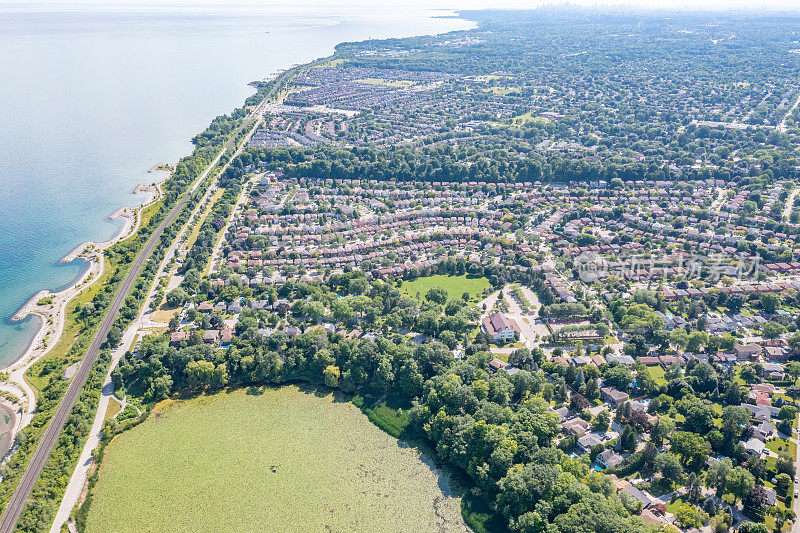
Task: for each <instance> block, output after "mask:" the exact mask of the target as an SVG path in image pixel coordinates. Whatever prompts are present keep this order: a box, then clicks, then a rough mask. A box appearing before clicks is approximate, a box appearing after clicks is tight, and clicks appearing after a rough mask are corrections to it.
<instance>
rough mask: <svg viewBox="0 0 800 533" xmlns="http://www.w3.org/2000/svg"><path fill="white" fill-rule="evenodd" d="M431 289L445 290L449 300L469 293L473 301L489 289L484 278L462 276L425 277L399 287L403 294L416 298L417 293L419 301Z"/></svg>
mask: <svg viewBox="0 0 800 533" xmlns="http://www.w3.org/2000/svg"><path fill="white" fill-rule="evenodd" d="M433 287H443V288H444V289H445V290H447V294H448V295H449V298H461V295H462V294H464V293H465V292H469V295H470V298H472V299H475V297H476V296H477V295H479V294H480V293H481V292H483V290H484V289H486V288H488V287H489V280H488V279H486V278H475V277H471V276H470V277H468V276H466V275H464V276H441V275H436V276H426V277H424V278H417V279H415V280H412V281H404V282H403V284H402V286H401V287H400V288H401V290H402V291H403V292H405V293H406V294H408V295H409V296H411V297H414V298H416V297H417V293H419V297H420V299H422V298H424V297H425V293H427V292H428V291H429V290H431V289H432V288H433Z"/></svg>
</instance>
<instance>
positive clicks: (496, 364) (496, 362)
mask: <svg viewBox="0 0 800 533" xmlns="http://www.w3.org/2000/svg"><path fill="white" fill-rule="evenodd" d="M489 366H490V367H491V368H492V370H500V369H501V368H507V367H508V363H506V362H505V361H501V360H500V359H498V358H497V357H495V358H494V359H492V360H491V361H489Z"/></svg>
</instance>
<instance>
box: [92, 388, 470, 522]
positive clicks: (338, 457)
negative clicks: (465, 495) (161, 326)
mask: <svg viewBox="0 0 800 533" xmlns="http://www.w3.org/2000/svg"><path fill="white" fill-rule="evenodd" d="M248 392H250V393H248ZM423 459H424V458H421V456H420V453H419V452H418V451H416V450H415V449H414V448H411V447H408V446H405V445H403V444H400V443H399V442H398V441H397V440H396V439H394V438H393V437H391V436H390V435H387V434H386V433H384V432H383V431H381V430H380V429H378V428H377V427H376V426H375V425H373V424H372V423H370V421H369V420H368V419H367V417H366V416H365V415H364V414H363V413H361V411H360V410H359V409H358V408H356V407H355V406H354V405H353V404H351V403H349V402H338V401H335V400H334V398H333V397H332V395H327V396H322V395H319V394H316V393H313V392H304V391H301V390H300V389H298V388H297V387H295V386H290V387H283V388H269V389H263V390H260V391H258V392H256V393H252V391H246V390H237V391H232V392H222V393H219V394H216V395H213V396H203V397H200V398H196V399H193V400H189V401H179V402H170V401H167V402H163V403H162V404H159V406H157V407H156V409H154V411H153V413H152V414H151V415H150V418H149V419H148V420H147V421H146V422H144V423H143V424H141V425H139V426H137V427H136V428H134V429H132V430H130V431H128V432H126V433H123V434H122V435H120V436H119V437H117V438H116V440H115V441H114V442H112V443H111V444H110V445H109V447H108V448H107V449H106V454H105V458H104V459H103V463H102V465H101V471H100V477H99V480H98V482H97V485H96V486H95V489H94V499H93V502H92V505H91V508H90V510H89V513H88V520H87V528H86V531H88V532H105V531H116V532H125V531H135V532H140V531H164V530H169V531H191V532H199V531H215V532H216V531H326V530H327V531H365V532H366V531H370V532H373V531H374V532H377V531H443V532H444V531H461V532H463V531H464V523H463V519H462V518H461V514H460V507H459V499H458V498H456V497H454V496H452V494H450V493H449V488H448V485H449V483H448V481H447V480H446V479H445V478H443V477H441V476H439V475H438V473H437V472H436V471H435V469H434V468H433V467H432V466H430V464H429V462H427V460H423Z"/></svg>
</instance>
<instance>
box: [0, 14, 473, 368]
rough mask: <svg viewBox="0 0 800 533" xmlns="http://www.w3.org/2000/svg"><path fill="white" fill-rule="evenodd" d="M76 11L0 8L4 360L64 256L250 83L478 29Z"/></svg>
mask: <svg viewBox="0 0 800 533" xmlns="http://www.w3.org/2000/svg"><path fill="white" fill-rule="evenodd" d="M249 9H251V11H246V10H237V11H234V10H233V8H223V7H207V8H205V10H204V11H201V12H199V13H198V12H193V13H190V12H188V11H185V10H183V9H181V8H174V7H173V8H169V9H159V10H158V11H152V10H150V11H148V10H147V9H144V8H138V9H136V10H132V9H131V8H128V10H121V9H118V8H103V7H92V8H90V7H82V8H79V9H73V10H71V11H67V10H66V8H65V7H64V6H61V7H59V8H58V11H53V10H52V9H51V10H47V9H43V8H33V7H27V8H20V7H14V6H10V5H3V4H1V3H0V50H2V53H0V72H2V83H0V365H3V364H8V363H10V362H12V361H14V360H16V359H17V358H18V357H19V356H20V355H21V354H22V352H23V351H24V350H25V347H26V346H27V344H28V343H29V342H30V339H31V338H32V337H33V335H34V334H35V331H36V327H38V324H36V323H35V321H33V320H30V319H29V320H26V321H23V322H21V323H16V324H12V323H9V322H8V321H7V319H8V318H9V317H10V316H11V315H13V314H14V312H15V311H16V310H17V309H18V308H19V307H20V306H21V305H22V304H23V303H25V302H26V301H27V300H28V299H29V298H30V297H31V296H32V295H33V294H35V293H36V292H37V291H38V290H41V289H50V290H55V289H58V288H60V287H63V286H65V285H68V284H70V283H71V282H72V281H73V280H74V279H75V278H76V277H78V276H79V275H80V274H81V273H82V269H83V268H84V264H82V263H81V262H78V261H76V262H73V263H71V264H60V263H59V262H58V261H59V260H60V259H61V258H62V257H64V256H65V255H66V254H67V253H68V252H70V251H71V250H72V249H73V248H75V246H77V245H78V244H80V243H82V242H85V241H90V240H91V241H96V242H101V241H105V240H108V239H110V238H112V237H113V235H114V234H115V233H116V232H117V231H119V229H120V227H119V223H117V222H110V221H107V220H105V218H106V217H107V216H108V215H109V214H111V213H112V212H114V211H115V210H116V209H118V208H119V207H120V206H123V205H138V204H139V203H141V199H140V198H137V197H135V196H134V195H132V194H131V191H132V189H133V188H134V186H135V185H136V184H138V183H142V182H145V183H150V182H152V181H153V180H154V176H153V175H152V174H147V173H146V171H147V169H149V168H151V167H152V166H153V165H155V164H156V163H160V162H174V161H177V159H178V158H180V157H181V156H183V155H186V154H187V153H189V152H190V151H191V145H190V143H189V139H190V138H191V137H192V136H193V135H194V134H196V133H198V132H200V131H202V130H203V129H204V128H205V127H206V125H207V124H208V123H209V122H210V121H211V119H212V118H213V117H215V116H217V115H219V114H222V113H226V112H228V111H230V110H232V109H233V108H235V107H237V106H238V105H240V104H241V102H242V101H243V100H244V99H245V98H246V97H247V96H248V95H249V94H251V93H252V89H251V88H249V87H247V85H246V84H247V82H249V81H251V80H255V79H261V78H264V77H265V76H268V75H269V74H270V73H272V72H274V71H276V70H277V69H280V68H286V67H288V66H290V65H292V64H295V63H304V62H307V61H309V60H312V59H315V58H318V57H323V56H326V55H329V54H330V53H332V51H333V46H334V45H335V44H337V43H339V42H342V41H356V40H363V39H366V38H370V37H372V38H382V37H403V36H410V35H419V34H431V33H440V32H445V31H451V30H454V29H464V28H468V27H471V23H468V22H466V21H463V20H457V19H452V18H434V16H436V15H441V13H436V12H414V11H412V10H406V11H404V12H403V13H402V16H400V14H398V13H391V12H377V11H376V12H370V13H364V12H345V11H332V10H331V8H326V9H327V10H326V11H325V12H320V11H314V10H312V9H310V8H305V9H304V10H303V9H302V8H301V10H300V11H298V8H289V7H286V6H284V7H282V8H277V7H274V8H269V9H266V8H262V9H261V10H260V11H252V9H255V8H252V7H251V8H249Z"/></svg>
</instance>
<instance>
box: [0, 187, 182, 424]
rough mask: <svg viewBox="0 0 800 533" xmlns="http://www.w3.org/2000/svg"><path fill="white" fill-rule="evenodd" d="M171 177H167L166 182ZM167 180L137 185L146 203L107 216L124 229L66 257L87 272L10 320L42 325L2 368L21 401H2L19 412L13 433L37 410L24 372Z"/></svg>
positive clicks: (57, 334)
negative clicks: (107, 252)
mask: <svg viewBox="0 0 800 533" xmlns="http://www.w3.org/2000/svg"><path fill="white" fill-rule="evenodd" d="M168 177H169V176H166V177H164V180H166V179H167V178H168ZM164 180H162V181H161V182H159V183H157V184H152V185H145V184H142V185H137V186H136V188H134V190H133V193H134V194H145V195H148V196H149V197H148V198H147V199H146V200H145V202H144V203H142V205H141V206H139V207H122V208H120V209H118V210H116V211H115V212H114V213H112V214H111V215H109V216H108V217H107V220H119V219H121V220H122V227H121V228H120V230H119V231H118V232H117V234H116V235H115V236H114V237H113V238H112V239H110V240H109V241H106V242H102V243H96V242H85V243H83V244H80V245H79V246H77V247H76V248H75V249H74V250H72V251H71V252H70V253H68V254H67V255H66V256H64V258H63V259H62V260H61V262H62V263H69V262H71V261H74V260H76V259H80V260H83V261H86V262H87V263H88V268H87V269H86V271H85V272H84V273H83V274H82V275H81V276H80V277H79V278H78V279H77V280H76V281H75V282H74V283H72V284H71V285H70V286H69V287H66V288H64V289H63V290H60V291H57V292H50V291H48V290H41V291H39V292H37V293H36V294H35V295H34V296H33V297H32V298H31V299H30V300H28V302H27V303H26V304H25V305H23V306H22V307H21V308H20V309H19V311H17V312H16V313H15V314H14V316H13V317H12V318H11V320H12V321H20V320H24V319H25V318H27V317H35V318H36V320H38V321H39V323H40V324H39V329H38V331H37V332H36V335H35V336H34V337H33V339H32V340H31V342H30V343H29V344H28V347H27V348H26V350H25V352H24V353H23V354H22V356H21V357H20V358H19V359H18V360H17V361H15V362H13V363H11V364H10V365H7V366H6V367H4V368H2V369H0V370H2V371H3V372H6V373H7V374H8V378H7V380H6V381H4V382H0V391H4V392H6V393H9V394H10V395H13V396H16V397H17V398H19V405H16V402H14V401H12V400H10V399H8V398H4V399H3V404H4V406H5V407H11V408H12V409H13V410H15V411H16V412H17V418H16V419H15V424H14V427H13V431H12V434H16V432H17V431H19V430H20V429H22V428H23V427H25V426H26V425H27V424H28V423H30V421H31V419H32V418H33V413H34V412H35V411H36V395H35V393H34V391H33V389H32V388H31V387H30V386H29V385H28V384H27V382H26V381H25V379H24V374H25V372H26V371H27V370H28V369H29V368H30V367H31V366H32V365H33V364H34V363H36V361H38V360H39V359H41V358H42V357H44V356H45V355H47V353H48V352H49V351H50V350H51V349H52V348H53V346H55V345H56V344H58V341H59V340H60V339H61V336H62V334H63V332H64V328H65V326H66V320H67V316H66V314H67V306H68V305H69V303H70V302H71V301H72V299H73V298H75V297H76V296H77V295H78V294H80V293H81V292H82V291H83V290H85V289H86V288H87V287H89V286H90V285H92V284H93V283H94V282H96V281H97V280H98V279H100V278H101V277H102V275H103V272H104V261H103V252H104V251H105V250H106V249H108V248H109V247H111V246H113V245H114V244H115V243H117V242H119V241H122V240H124V239H127V238H128V237H130V236H131V235H133V234H134V233H135V232H136V230H137V229H138V228H139V225H140V224H141V213H142V210H143V209H144V208H146V207H147V206H149V205H151V204H152V203H153V202H155V201H156V200H158V199H159V198H160V197H161V195H162V191H161V183H163V181H164Z"/></svg>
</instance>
